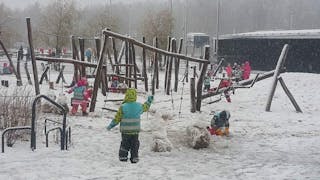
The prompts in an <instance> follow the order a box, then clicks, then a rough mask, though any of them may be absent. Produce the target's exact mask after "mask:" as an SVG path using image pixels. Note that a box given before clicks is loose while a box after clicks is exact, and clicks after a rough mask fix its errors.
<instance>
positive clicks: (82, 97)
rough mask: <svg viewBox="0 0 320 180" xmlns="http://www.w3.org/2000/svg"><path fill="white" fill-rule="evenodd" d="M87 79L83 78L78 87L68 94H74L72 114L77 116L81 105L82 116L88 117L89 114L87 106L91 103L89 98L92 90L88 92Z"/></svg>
mask: <svg viewBox="0 0 320 180" xmlns="http://www.w3.org/2000/svg"><path fill="white" fill-rule="evenodd" d="M87 85H88V82H87V79H86V78H84V77H83V78H81V79H80V80H79V81H78V83H77V85H76V86H74V87H72V88H71V89H70V90H69V91H68V93H69V94H70V93H72V92H73V98H71V104H72V109H71V114H72V115H75V114H76V113H77V111H78V107H79V105H80V106H81V110H82V115H84V116H86V115H88V113H87V106H88V102H89V98H90V97H91V93H90V92H92V90H90V89H88V90H87Z"/></svg>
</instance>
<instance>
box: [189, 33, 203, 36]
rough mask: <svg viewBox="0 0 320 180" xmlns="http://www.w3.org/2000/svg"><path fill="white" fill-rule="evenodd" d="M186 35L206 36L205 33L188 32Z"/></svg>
mask: <svg viewBox="0 0 320 180" xmlns="http://www.w3.org/2000/svg"><path fill="white" fill-rule="evenodd" d="M187 36H208V35H207V34H206V33H188V34H187Z"/></svg>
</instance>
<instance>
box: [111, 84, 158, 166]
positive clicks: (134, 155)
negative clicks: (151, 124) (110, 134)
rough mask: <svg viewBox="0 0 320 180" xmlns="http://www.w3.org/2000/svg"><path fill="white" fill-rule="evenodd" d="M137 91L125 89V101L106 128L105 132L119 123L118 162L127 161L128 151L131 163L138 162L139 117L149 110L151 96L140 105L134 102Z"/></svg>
mask: <svg viewBox="0 0 320 180" xmlns="http://www.w3.org/2000/svg"><path fill="white" fill-rule="evenodd" d="M136 100H137V91H136V90H135V89H132V88H130V89H127V91H126V94H125V99H124V101H123V103H122V105H121V106H120V108H119V110H118V112H117V114H116V115H115V118H114V119H113V120H112V121H111V122H110V124H109V125H108V126H107V130H111V129H112V128H113V127H115V126H116V125H118V124H119V123H120V132H121V138H122V140H121V145H120V149H119V160H120V161H127V160H128V152H129V151H130V155H131V157H130V161H131V163H137V162H138V161H139V146H140V142H139V132H140V121H141V119H140V116H141V114H142V113H143V112H146V111H148V110H149V108H150V106H151V103H152V101H153V96H149V97H148V100H147V101H146V102H145V103H144V104H141V103H139V102H136Z"/></svg>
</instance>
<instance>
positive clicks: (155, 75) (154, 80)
mask: <svg viewBox="0 0 320 180" xmlns="http://www.w3.org/2000/svg"><path fill="white" fill-rule="evenodd" d="M153 46H154V47H156V48H157V47H158V38H157V37H155V38H154V39H153ZM153 61H154V62H153V77H152V82H151V85H152V95H154V94H155V88H156V86H157V83H159V81H157V79H158V75H159V74H158V72H157V71H158V53H157V52H154V55H153ZM158 86H159V84H158Z"/></svg>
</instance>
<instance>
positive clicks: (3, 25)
mask: <svg viewBox="0 0 320 180" xmlns="http://www.w3.org/2000/svg"><path fill="white" fill-rule="evenodd" d="M12 15H13V13H12V11H11V10H10V9H9V8H7V7H6V6H5V5H4V4H3V3H1V4H0V38H1V40H2V42H3V43H4V44H5V45H6V46H7V48H9V47H11V46H12V44H13V42H12V37H13V36H14V34H16V33H15V32H16V31H15V30H14V29H13V28H12V27H11V26H10V22H12V21H13V20H14V18H13V17H12Z"/></svg>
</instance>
